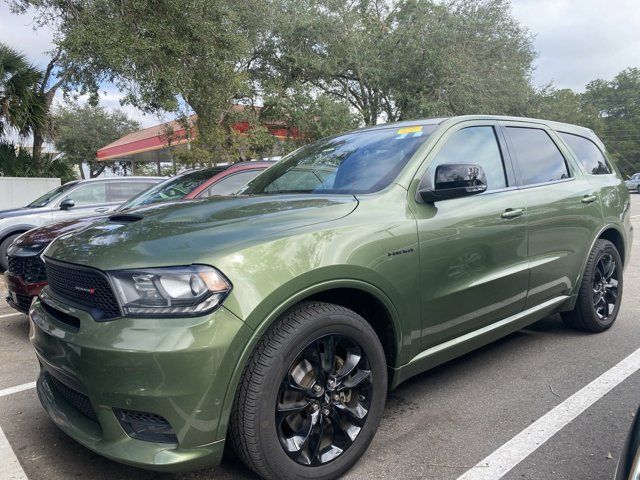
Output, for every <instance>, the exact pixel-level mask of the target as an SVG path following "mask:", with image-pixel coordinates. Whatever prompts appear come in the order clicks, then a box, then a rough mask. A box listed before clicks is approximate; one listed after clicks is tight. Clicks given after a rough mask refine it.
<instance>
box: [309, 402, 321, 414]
mask: <svg viewBox="0 0 640 480" xmlns="http://www.w3.org/2000/svg"><path fill="white" fill-rule="evenodd" d="M311 410H313V411H314V412H317V411H318V410H320V405H318V404H317V403H314V404H313V405H311Z"/></svg>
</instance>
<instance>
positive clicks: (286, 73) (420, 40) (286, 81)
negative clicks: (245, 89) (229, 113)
mask: <svg viewBox="0 0 640 480" xmlns="http://www.w3.org/2000/svg"><path fill="white" fill-rule="evenodd" d="M260 53H261V57H260V58H261V61H260V62H258V63H257V64H256V65H255V72H256V74H257V75H258V76H259V78H262V79H264V82H265V84H266V85H267V87H266V88H267V89H268V85H269V82H270V81H271V80H272V79H273V78H275V79H276V81H277V83H278V84H280V85H284V86H285V87H290V86H296V85H297V84H303V85H309V86H312V87H314V88H316V89H318V90H320V91H322V92H324V93H326V94H327V95H329V96H331V97H332V98H335V99H342V100H343V101H345V102H348V103H349V104H350V105H351V107H352V108H353V109H355V111H357V112H358V113H359V114H360V115H361V118H362V120H363V122H364V123H365V124H376V123H378V121H380V120H383V121H396V120H402V119H406V118H413V117H425V116H426V117H431V116H444V115H454V114H467V113H477V112H479V111H482V112H484V113H503V114H518V113H522V112H524V110H525V107H526V105H527V102H528V100H529V97H530V96H531V95H532V93H533V90H532V89H531V86H530V74H531V68H532V67H531V64H532V61H533V58H534V53H533V48H532V41H531V36H530V35H529V33H528V32H527V30H526V29H524V28H523V27H521V26H520V25H519V24H518V23H517V22H516V21H515V20H514V19H513V17H512V16H511V14H510V10H509V4H508V2H507V1H505V0H482V1H472V0H456V1H450V2H437V1H431V0H395V1H384V0H359V1H351V2H344V1H341V0H302V1H300V0H281V1H280V10H279V14H278V15H277V19H276V20H275V21H274V26H273V34H272V35H271V37H270V38H269V39H268V40H267V41H265V43H264V45H263V46H262V48H261V50H260Z"/></svg>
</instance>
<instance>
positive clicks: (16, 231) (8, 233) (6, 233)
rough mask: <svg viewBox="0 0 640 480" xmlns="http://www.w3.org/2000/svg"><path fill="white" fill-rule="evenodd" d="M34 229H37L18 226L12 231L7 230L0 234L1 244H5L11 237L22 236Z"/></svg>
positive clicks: (28, 226)
mask: <svg viewBox="0 0 640 480" xmlns="http://www.w3.org/2000/svg"><path fill="white" fill-rule="evenodd" d="M32 228H36V227H34V226H33V225H16V226H14V227H12V228H11V229H7V230H5V231H4V232H2V233H1V234H0V243H2V242H4V241H5V240H6V239H7V238H9V237H10V236H11V235H16V234H22V233H25V232H28V231H29V230H31V229H32Z"/></svg>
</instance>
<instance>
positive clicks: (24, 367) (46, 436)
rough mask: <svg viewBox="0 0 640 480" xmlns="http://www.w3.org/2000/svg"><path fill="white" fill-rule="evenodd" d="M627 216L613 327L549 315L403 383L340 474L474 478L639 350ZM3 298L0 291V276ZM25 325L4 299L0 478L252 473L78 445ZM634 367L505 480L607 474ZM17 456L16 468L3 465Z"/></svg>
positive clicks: (634, 401)
mask: <svg viewBox="0 0 640 480" xmlns="http://www.w3.org/2000/svg"><path fill="white" fill-rule="evenodd" d="M632 216H633V221H634V226H635V231H636V242H635V245H634V249H633V252H632V258H631V259H630V263H629V265H628V267H627V269H626V272H625V287H624V300H623V304H622V309H621V312H620V315H619V317H618V320H617V322H616V324H615V325H614V327H613V328H612V329H611V330H609V331H608V332H605V333H603V334H600V335H589V334H583V333H578V332H575V331H572V330H569V329H568V328H566V327H565V326H564V324H563V323H562V322H561V321H560V319H559V318H558V317H557V316H554V317H549V318H546V319H544V320H542V321H540V322H538V323H536V324H534V325H532V326H531V327H530V328H527V329H525V330H522V331H519V332H517V333H515V334H513V335H510V336H509V337H506V338H504V339H502V340H500V341H498V342H496V343H493V344H491V345H489V346H487V347H484V348H482V349H480V350H478V351H475V352H473V353H471V354H468V355H466V356H464V357H462V358H459V359H457V360H454V361H452V362H449V363H447V364H445V365H443V366H440V367H438V368H436V369H434V370H432V371H430V372H427V373H424V374H422V375H420V376H418V377H415V378H413V379H411V380H409V381H407V382H406V383H404V384H402V385H401V386H400V387H399V388H398V389H397V390H395V391H394V392H392V393H391V394H390V395H389V396H388V399H387V407H386V411H385V416H384V419H383V421H382V425H381V427H380V430H379V432H378V434H377V436H376V438H375V440H374V442H373V444H372V445H371V447H370V448H369V450H368V452H367V453H366V454H365V456H364V457H363V458H362V459H361V461H360V462H359V463H358V465H357V466H356V467H355V468H354V469H353V470H352V471H351V472H350V473H349V474H348V475H347V477H346V478H348V479H370V478H376V479H378V478H380V479H395V478H400V477H402V478H404V479H457V478H459V477H460V476H461V475H464V474H466V475H467V477H465V480H472V479H476V478H478V479H479V478H482V475H483V469H484V468H488V467H485V465H484V464H483V459H485V458H486V457H487V456H489V455H490V454H492V452H495V451H496V450H497V449H499V448H500V447H501V446H503V445H504V444H505V443H506V442H508V441H510V440H511V439H513V438H514V437H516V436H518V434H519V433H520V432H523V430H525V429H527V428H528V427H529V428H531V426H532V424H534V422H536V421H539V419H541V417H543V416H544V418H547V417H548V415H545V414H548V412H551V413H554V412H557V411H560V410H562V407H563V406H565V405H567V399H568V398H569V397H571V396H572V395H574V394H575V393H576V392H578V391H581V389H583V387H585V386H587V385H588V384H590V382H592V381H594V380H595V379H597V378H598V377H600V376H601V375H602V374H603V373H605V372H607V371H610V369H612V368H614V367H615V366H616V365H617V364H619V363H620V362H621V361H622V360H623V359H625V358H626V357H627V356H629V355H630V354H632V353H633V352H635V351H636V350H637V349H638V348H639V347H640V324H638V319H639V318H640V238H638V233H637V232H640V195H637V194H634V195H632ZM0 294H1V295H2V299H4V297H5V286H4V283H0ZM28 331H29V328H28V321H27V318H26V317H25V316H23V315H13V311H12V310H11V309H10V308H9V307H8V306H7V305H6V304H5V303H4V301H2V304H1V305H0V429H1V431H0V466H1V467H2V468H0V478H2V479H3V478H13V479H15V480H18V479H24V478H28V479H29V480H44V479H47V480H58V479H83V478H91V479H96V480H101V479H105V480H106V479H109V480H117V479H133V478H135V479H140V480H144V479H151V478H154V479H175V480H187V479H204V478H208V479H209V478H216V479H218V478H219V479H254V478H255V476H254V475H252V474H251V472H249V471H248V470H247V469H246V468H244V467H243V466H242V465H241V464H239V463H238V462H236V461H234V460H233V459H228V460H225V462H224V463H223V464H222V465H221V466H220V467H218V468H215V469H209V470H204V471H199V472H194V473H191V474H185V475H167V474H158V473H153V472H146V471H142V470H137V469H133V468H129V467H126V466H123V465H120V464H117V463H114V462H111V461H109V460H106V459H103V458H101V457H99V456H97V455H95V454H93V453H91V452H90V451H89V450H86V449H85V448H83V447H81V446H80V445H78V444H76V443H75V442H74V441H73V440H71V439H70V438H68V437H67V436H66V435H65V434H63V433H62V432H60V431H59V430H58V429H57V428H56V427H54V426H53V424H52V423H51V422H50V421H49V419H48V418H47V416H46V415H45V413H44V411H43V409H42V408H41V407H40V404H39V403H38V400H37V398H36V393H35V390H34V389H33V386H32V385H33V383H32V382H33V381H34V380H35V379H36V375H37V371H38V368H37V362H36V359H35V356H34V354H33V352H32V350H31V347H30V345H29V340H28ZM634 368H635V367H634ZM638 372H639V371H638V369H637V368H635V369H634V370H632V373H631V374H630V375H628V376H625V377H624V379H623V380H622V381H620V382H619V383H616V384H615V386H614V387H613V388H612V389H609V390H608V391H607V392H606V393H604V395H598V396H592V398H591V402H592V403H591V404H590V406H589V407H588V408H587V409H586V410H584V411H583V412H582V413H579V414H578V415H577V416H576V417H575V418H573V419H571V418H566V416H565V417H563V418H565V419H566V422H564V423H563V424H561V425H560V427H557V428H556V430H558V431H557V433H555V430H554V432H553V434H552V435H551V436H550V438H549V439H548V440H547V441H546V442H544V443H541V442H540V443H541V444H540V445H539V446H538V448H534V449H533V451H532V453H531V454H530V455H528V456H526V455H523V457H524V458H523V459H522V461H520V462H513V464H514V465H515V466H514V467H513V468H512V469H511V470H510V471H508V473H506V475H505V476H504V477H503V478H506V479H511V480H514V479H572V480H573V479H581V480H589V479H598V480H600V479H608V478H611V477H612V475H613V473H614V470H615V466H616V462H617V459H618V456H619V454H620V451H621V448H622V445H623V442H624V439H625V436H626V433H627V430H628V428H629V425H630V424H631V421H632V419H633V415H634V413H635V411H636V408H637V407H638V404H640V373H638ZM13 387H20V388H16V389H14V388H13ZM15 390H19V391H15ZM569 403H570V401H569ZM558 406H560V407H558ZM557 407H558V408H557ZM538 423H540V422H537V423H535V424H534V426H535V425H538ZM565 423H566V424H565ZM542 425H543V426H545V425H547V424H546V423H544V422H543V423H542ZM527 431H529V430H527ZM2 432H4V435H5V436H6V439H7V441H8V445H10V448H8V446H7V441H4V439H3V438H2V437H3V436H2V434H1V433H2ZM521 436H522V435H521ZM521 436H520V437H521ZM520 437H516V438H520ZM515 445H519V443H517V442H516V443H515ZM500 451H502V450H500ZM15 457H17V459H18V461H19V465H15V468H11V461H12V460H13V459H14V458H15ZM471 475H476V476H471ZM485 478H497V477H495V476H493V475H489V476H485Z"/></svg>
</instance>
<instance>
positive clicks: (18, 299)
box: [4, 272, 47, 313]
mask: <svg viewBox="0 0 640 480" xmlns="http://www.w3.org/2000/svg"><path fill="white" fill-rule="evenodd" d="M4 277H5V280H6V282H7V290H8V291H9V295H8V296H7V303H8V304H9V305H11V306H12V307H13V308H15V309H16V310H18V311H19V312H22V313H29V307H30V306H31V302H32V301H33V299H34V298H35V297H37V296H38V295H39V294H40V292H41V291H42V289H43V288H44V287H45V286H46V285H47V282H38V283H26V282H25V281H24V280H23V279H22V278H20V277H18V276H17V275H13V274H11V273H9V272H5V273H4Z"/></svg>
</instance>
